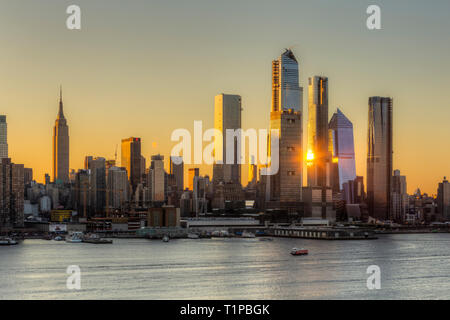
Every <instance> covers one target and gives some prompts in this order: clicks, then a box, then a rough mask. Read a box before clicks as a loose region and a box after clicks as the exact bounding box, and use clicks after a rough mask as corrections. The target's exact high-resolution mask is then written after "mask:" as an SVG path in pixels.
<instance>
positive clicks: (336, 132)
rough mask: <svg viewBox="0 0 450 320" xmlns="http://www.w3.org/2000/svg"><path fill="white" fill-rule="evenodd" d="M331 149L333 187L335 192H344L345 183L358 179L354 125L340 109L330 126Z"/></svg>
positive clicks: (334, 115)
mask: <svg viewBox="0 0 450 320" xmlns="http://www.w3.org/2000/svg"><path fill="white" fill-rule="evenodd" d="M328 128H329V149H330V153H331V156H332V163H333V169H334V170H335V171H336V172H335V174H333V175H332V176H333V177H335V181H332V187H333V189H334V190H335V191H341V190H343V186H344V183H345V182H347V181H353V180H355V179H356V165H355V143H354V138H353V124H352V122H351V121H350V120H349V119H348V118H347V117H346V116H345V115H344V114H343V113H342V111H341V110H340V109H337V111H336V112H335V113H334V114H333V117H332V118H331V120H330V123H329V125H328Z"/></svg>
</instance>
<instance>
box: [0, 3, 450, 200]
mask: <svg viewBox="0 0 450 320" xmlns="http://www.w3.org/2000/svg"><path fill="white" fill-rule="evenodd" d="M71 4H77V5H79V6H80V7H81V10H82V30H80V31H73V30H68V29H67V28H66V26H65V21H66V18H67V16H68V15H67V14H66V13H65V11H66V8H67V6H69V5H71ZM370 4H378V5H380V7H381V9H382V28H383V29H382V30H379V31H369V30H368V29H367V28H366V18H367V15H366V13H365V11H366V8H367V7H368V5H370ZM449 12H450V1H448V0H433V1H423V0H420V1H419V0H371V1H366V0H339V1H336V0H314V1H313V0H309V1H302V0H292V1H288V0H285V1H284V0H283V1H281V0H280V1H277V0H270V1H268V0H226V1H225V0H221V1H216V0H189V1H184V0H183V1H182V0H179V1H174V0H158V1H154V0H139V1H138V0H130V1H119V0H95V1H93V0H70V1H65V0H39V1H37V0H20V1H15V0H0V39H1V43H2V47H1V50H0V114H6V115H7V121H8V134H9V137H8V140H9V141H8V142H9V149H10V157H11V158H12V160H13V161H14V162H15V163H24V164H25V166H27V167H32V168H33V169H34V174H35V178H36V179H37V180H39V181H42V180H43V177H44V173H46V172H48V173H51V163H52V129H53V125H54V121H55V118H56V115H57V108H58V94H59V92H58V87H59V85H60V84H62V85H63V95H64V107H65V110H64V113H65V115H66V118H67V119H68V124H69V134H70V167H71V168H74V169H78V168H81V167H83V160H84V156H86V155H93V156H103V157H106V158H114V151H115V147H116V144H119V159H120V141H121V139H122V138H126V137H129V136H136V137H141V138H142V140H143V146H142V152H143V155H144V156H145V157H146V158H147V164H149V158H150V156H151V155H152V154H156V153H158V152H159V153H162V154H164V155H165V156H166V158H167V157H168V155H169V153H170V150H171V148H172V147H173V145H174V143H172V142H170V135H171V133H172V131H173V130H174V129H177V128H187V129H192V128H193V121H194V120H203V121H204V126H205V127H212V126H213V115H214V112H213V108H214V96H215V95H216V94H218V93H222V92H224V93H230V94H239V95H241V96H242V101H243V109H244V110H243V114H242V117H243V127H244V128H256V129H258V128H268V126H269V111H270V96H271V61H272V60H273V59H275V58H277V57H278V56H279V55H280V54H281V53H282V51H283V48H286V47H291V48H293V51H294V53H295V54H296V56H297V58H298V60H299V63H300V78H301V86H303V87H304V88H305V97H304V121H305V123H304V128H306V119H307V100H306V99H307V95H306V92H307V79H308V77H310V76H313V75H324V76H327V77H328V78H329V91H330V97H329V101H330V114H329V116H330V118H331V115H332V113H333V112H334V111H335V109H336V108H337V107H340V108H341V110H342V111H343V112H344V113H345V114H346V116H347V117H348V118H349V119H350V120H351V121H352V122H353V124H354V133H355V143H356V162H357V174H358V175H364V176H365V175H366V165H365V161H366V152H367V145H366V139H367V114H368V107H367V101H368V97H369V96H375V95H379V96H391V97H393V98H394V169H400V170H401V172H402V174H404V175H406V176H407V183H408V192H410V193H412V192H413V191H414V190H415V189H416V188H417V187H420V188H421V190H422V191H424V192H428V193H430V194H435V193H436V189H437V184H438V182H439V181H441V180H442V178H443V176H444V175H447V176H450V143H449V141H450V125H449V124H450V123H449V122H450V103H449V99H448V97H449V95H450V60H449V57H450V19H449V18H448V17H449ZM304 134H305V143H306V130H304ZM305 145H306V144H305ZM244 171H245V170H244ZM201 173H202V174H204V173H208V170H206V169H205V170H203V172H201Z"/></svg>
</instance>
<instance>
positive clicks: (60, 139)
mask: <svg viewBox="0 0 450 320" xmlns="http://www.w3.org/2000/svg"><path fill="white" fill-rule="evenodd" d="M53 181H55V182H56V181H60V182H63V183H67V182H69V127H68V126H67V121H66V118H65V117H64V111H63V102H62V90H61V89H60V92H59V112H58V117H57V118H56V121H55V126H54V128H53Z"/></svg>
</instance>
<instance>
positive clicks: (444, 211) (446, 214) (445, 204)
mask: <svg viewBox="0 0 450 320" xmlns="http://www.w3.org/2000/svg"><path fill="white" fill-rule="evenodd" d="M437 205H438V211H439V216H440V217H441V219H444V220H450V183H449V182H448V180H447V177H444V180H443V181H442V182H441V183H439V187H438V194H437Z"/></svg>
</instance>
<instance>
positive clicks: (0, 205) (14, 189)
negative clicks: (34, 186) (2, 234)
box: [0, 158, 25, 230]
mask: <svg viewBox="0 0 450 320" xmlns="http://www.w3.org/2000/svg"><path fill="white" fill-rule="evenodd" d="M23 172H24V165H23V164H14V163H12V162H11V159H10V158H3V159H1V160H0V230H1V229H6V228H11V227H23V226H24V193H25V185H24V178H23Z"/></svg>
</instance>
